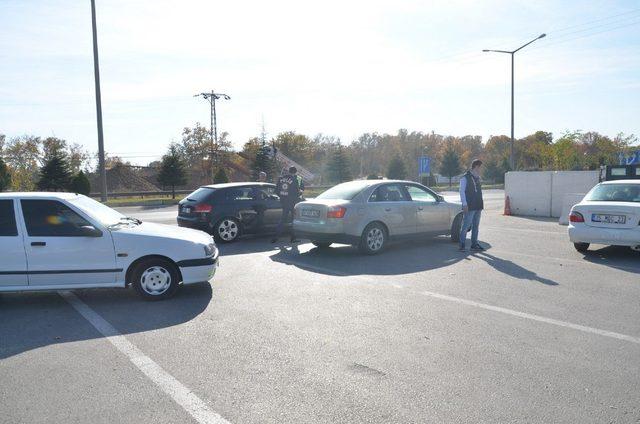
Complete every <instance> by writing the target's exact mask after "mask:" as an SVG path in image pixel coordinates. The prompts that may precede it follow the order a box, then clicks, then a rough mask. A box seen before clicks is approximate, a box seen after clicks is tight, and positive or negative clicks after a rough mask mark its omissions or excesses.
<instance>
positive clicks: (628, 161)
mask: <svg viewBox="0 0 640 424" xmlns="http://www.w3.org/2000/svg"><path fill="white" fill-rule="evenodd" d="M619 158H620V165H637V164H640V150H638V151H637V152H635V153H632V154H631V156H629V157H625V155H623V154H622V153H620V156H619Z"/></svg>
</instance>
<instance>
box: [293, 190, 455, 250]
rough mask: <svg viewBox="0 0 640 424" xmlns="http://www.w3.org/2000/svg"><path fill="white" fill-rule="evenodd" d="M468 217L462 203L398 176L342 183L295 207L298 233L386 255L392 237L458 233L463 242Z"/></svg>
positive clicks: (320, 243) (313, 239)
mask: <svg viewBox="0 0 640 424" xmlns="http://www.w3.org/2000/svg"><path fill="white" fill-rule="evenodd" d="M461 221H462V208H461V205H460V203H454V202H448V201H445V200H444V198H443V197H442V196H441V195H439V194H438V193H436V192H434V191H432V190H431V189H429V188H427V187H425V186H423V185H420V184H417V183H414V182H411V181H398V180H362V181H351V182H348V183H342V184H339V185H337V186H335V187H332V188H330V189H329V190H327V191H325V192H324V193H322V194H321V195H319V196H318V197H316V198H315V199H313V200H307V201H304V202H301V203H298V204H297V205H296V207H295V214H294V220H293V230H294V233H295V235H296V237H299V238H306V239H309V240H311V242H312V243H313V244H315V245H316V246H318V247H329V246H330V245H331V244H332V243H344V244H351V245H354V246H358V247H359V248H360V250H361V251H362V252H363V253H366V254H369V255H374V254H376V253H380V252H381V251H382V250H384V248H385V247H386V245H387V243H388V242H389V241H392V240H402V239H415V238H419V237H424V236H435V235H449V234H451V235H452V240H453V241H457V238H458V235H459V233H460V225H461Z"/></svg>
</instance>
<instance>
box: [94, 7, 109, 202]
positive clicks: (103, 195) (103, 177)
mask: <svg viewBox="0 0 640 424" xmlns="http://www.w3.org/2000/svg"><path fill="white" fill-rule="evenodd" d="M91 29H92V33H93V76H94V82H95V88H96V120H97V123H98V168H99V171H100V200H101V201H103V202H106V201H107V169H106V168H105V160H104V137H103V134H102V97H101V95H100V64H99V61H98V32H97V29H96V2H95V0H91Z"/></svg>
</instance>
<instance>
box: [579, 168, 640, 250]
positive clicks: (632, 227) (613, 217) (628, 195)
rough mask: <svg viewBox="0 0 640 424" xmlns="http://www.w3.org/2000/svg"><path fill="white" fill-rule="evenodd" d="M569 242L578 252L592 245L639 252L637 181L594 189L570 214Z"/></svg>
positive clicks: (639, 188)
mask: <svg viewBox="0 0 640 424" xmlns="http://www.w3.org/2000/svg"><path fill="white" fill-rule="evenodd" d="M569 239H570V240H571V242H572V243H573V245H574V246H575V248H576V250H578V251H579V252H586V251H587V249H589V245H590V244H591V243H595V244H606V245H612V246H629V247H631V248H632V249H634V250H640V180H617V181H606V182H603V183H600V184H598V185H597V186H595V187H594V188H593V189H591V191H590V192H589V193H587V195H586V196H585V197H584V199H582V201H581V202H580V203H578V204H577V205H575V206H574V207H573V208H572V209H571V213H570V214H569Z"/></svg>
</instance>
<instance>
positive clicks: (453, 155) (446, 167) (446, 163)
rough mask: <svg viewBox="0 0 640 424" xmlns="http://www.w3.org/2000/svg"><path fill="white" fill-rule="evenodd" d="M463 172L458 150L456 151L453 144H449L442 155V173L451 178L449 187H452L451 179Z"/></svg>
mask: <svg viewBox="0 0 640 424" xmlns="http://www.w3.org/2000/svg"><path fill="white" fill-rule="evenodd" d="M461 172H462V167H461V166H460V159H458V152H456V150H455V149H454V148H453V146H452V145H449V146H448V147H447V150H445V152H444V155H443V156H442V164H441V165H440V173H441V174H442V175H444V176H445V177H447V178H449V188H451V180H452V179H453V177H455V176H456V175H459V174H460V173H461Z"/></svg>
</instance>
